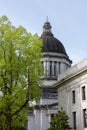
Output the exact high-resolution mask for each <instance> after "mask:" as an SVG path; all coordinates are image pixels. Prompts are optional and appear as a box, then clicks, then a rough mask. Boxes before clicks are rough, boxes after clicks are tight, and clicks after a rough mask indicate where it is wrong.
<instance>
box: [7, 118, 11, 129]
mask: <svg viewBox="0 0 87 130" xmlns="http://www.w3.org/2000/svg"><path fill="white" fill-rule="evenodd" d="M6 130H11V118H10V117H7V122H6Z"/></svg>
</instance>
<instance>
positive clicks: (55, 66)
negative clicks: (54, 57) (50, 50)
mask: <svg viewBox="0 0 87 130" xmlns="http://www.w3.org/2000/svg"><path fill="white" fill-rule="evenodd" d="M56 74H57V62H54V76H56Z"/></svg>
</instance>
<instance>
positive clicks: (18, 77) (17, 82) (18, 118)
mask: <svg viewBox="0 0 87 130" xmlns="http://www.w3.org/2000/svg"><path fill="white" fill-rule="evenodd" d="M41 46H42V41H41V40H40V39H39V37H38V35H37V34H34V35H31V33H28V32H27V31H26V29H25V28H23V27H22V26H19V27H14V26H13V25H12V24H11V22H10V21H9V19H8V18H7V17H6V16H2V17H1V18H0V130H11V129H12V127H15V126H21V124H23V123H24V120H25V119H26V116H27V112H26V110H27V105H28V101H29V100H32V99H36V100H37V99H38V96H39V95H40V92H41V91H40V89H39V87H38V86H39V85H40V83H41V82H40V76H41V75H40V74H41V64H40V59H41V56H42V54H41Z"/></svg>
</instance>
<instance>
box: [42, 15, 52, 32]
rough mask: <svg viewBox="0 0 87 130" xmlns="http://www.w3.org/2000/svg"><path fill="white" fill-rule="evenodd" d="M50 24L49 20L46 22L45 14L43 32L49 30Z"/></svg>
mask: <svg viewBox="0 0 87 130" xmlns="http://www.w3.org/2000/svg"><path fill="white" fill-rule="evenodd" d="M51 28H52V27H51V25H50V22H48V16H46V22H45V23H44V26H43V29H44V32H51Z"/></svg>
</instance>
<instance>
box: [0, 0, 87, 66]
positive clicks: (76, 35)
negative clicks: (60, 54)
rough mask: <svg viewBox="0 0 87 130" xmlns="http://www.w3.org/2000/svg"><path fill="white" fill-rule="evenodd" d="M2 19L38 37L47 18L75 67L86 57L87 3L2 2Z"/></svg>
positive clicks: (71, 0)
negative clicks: (7, 19) (5, 18)
mask: <svg viewBox="0 0 87 130" xmlns="http://www.w3.org/2000/svg"><path fill="white" fill-rule="evenodd" d="M2 15H6V16H7V17H8V18H9V20H10V21H11V23H12V24H13V25H14V26H16V27H18V26H19V25H22V26H23V27H25V28H26V29H27V31H28V32H31V33H32V34H35V33H38V35H39V36H40V35H41V34H42V32H43V28H42V27H43V24H44V22H46V17H48V21H49V22H50V24H51V26H52V33H53V34H54V36H55V37H56V38H57V39H58V40H60V41H61V42H62V44H63V45H64V47H65V49H66V52H67V54H68V56H69V58H70V59H71V60H72V61H73V65H74V64H76V63H78V62H80V61H81V60H83V59H84V58H86V57H87V0H0V17H1V16H2Z"/></svg>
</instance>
